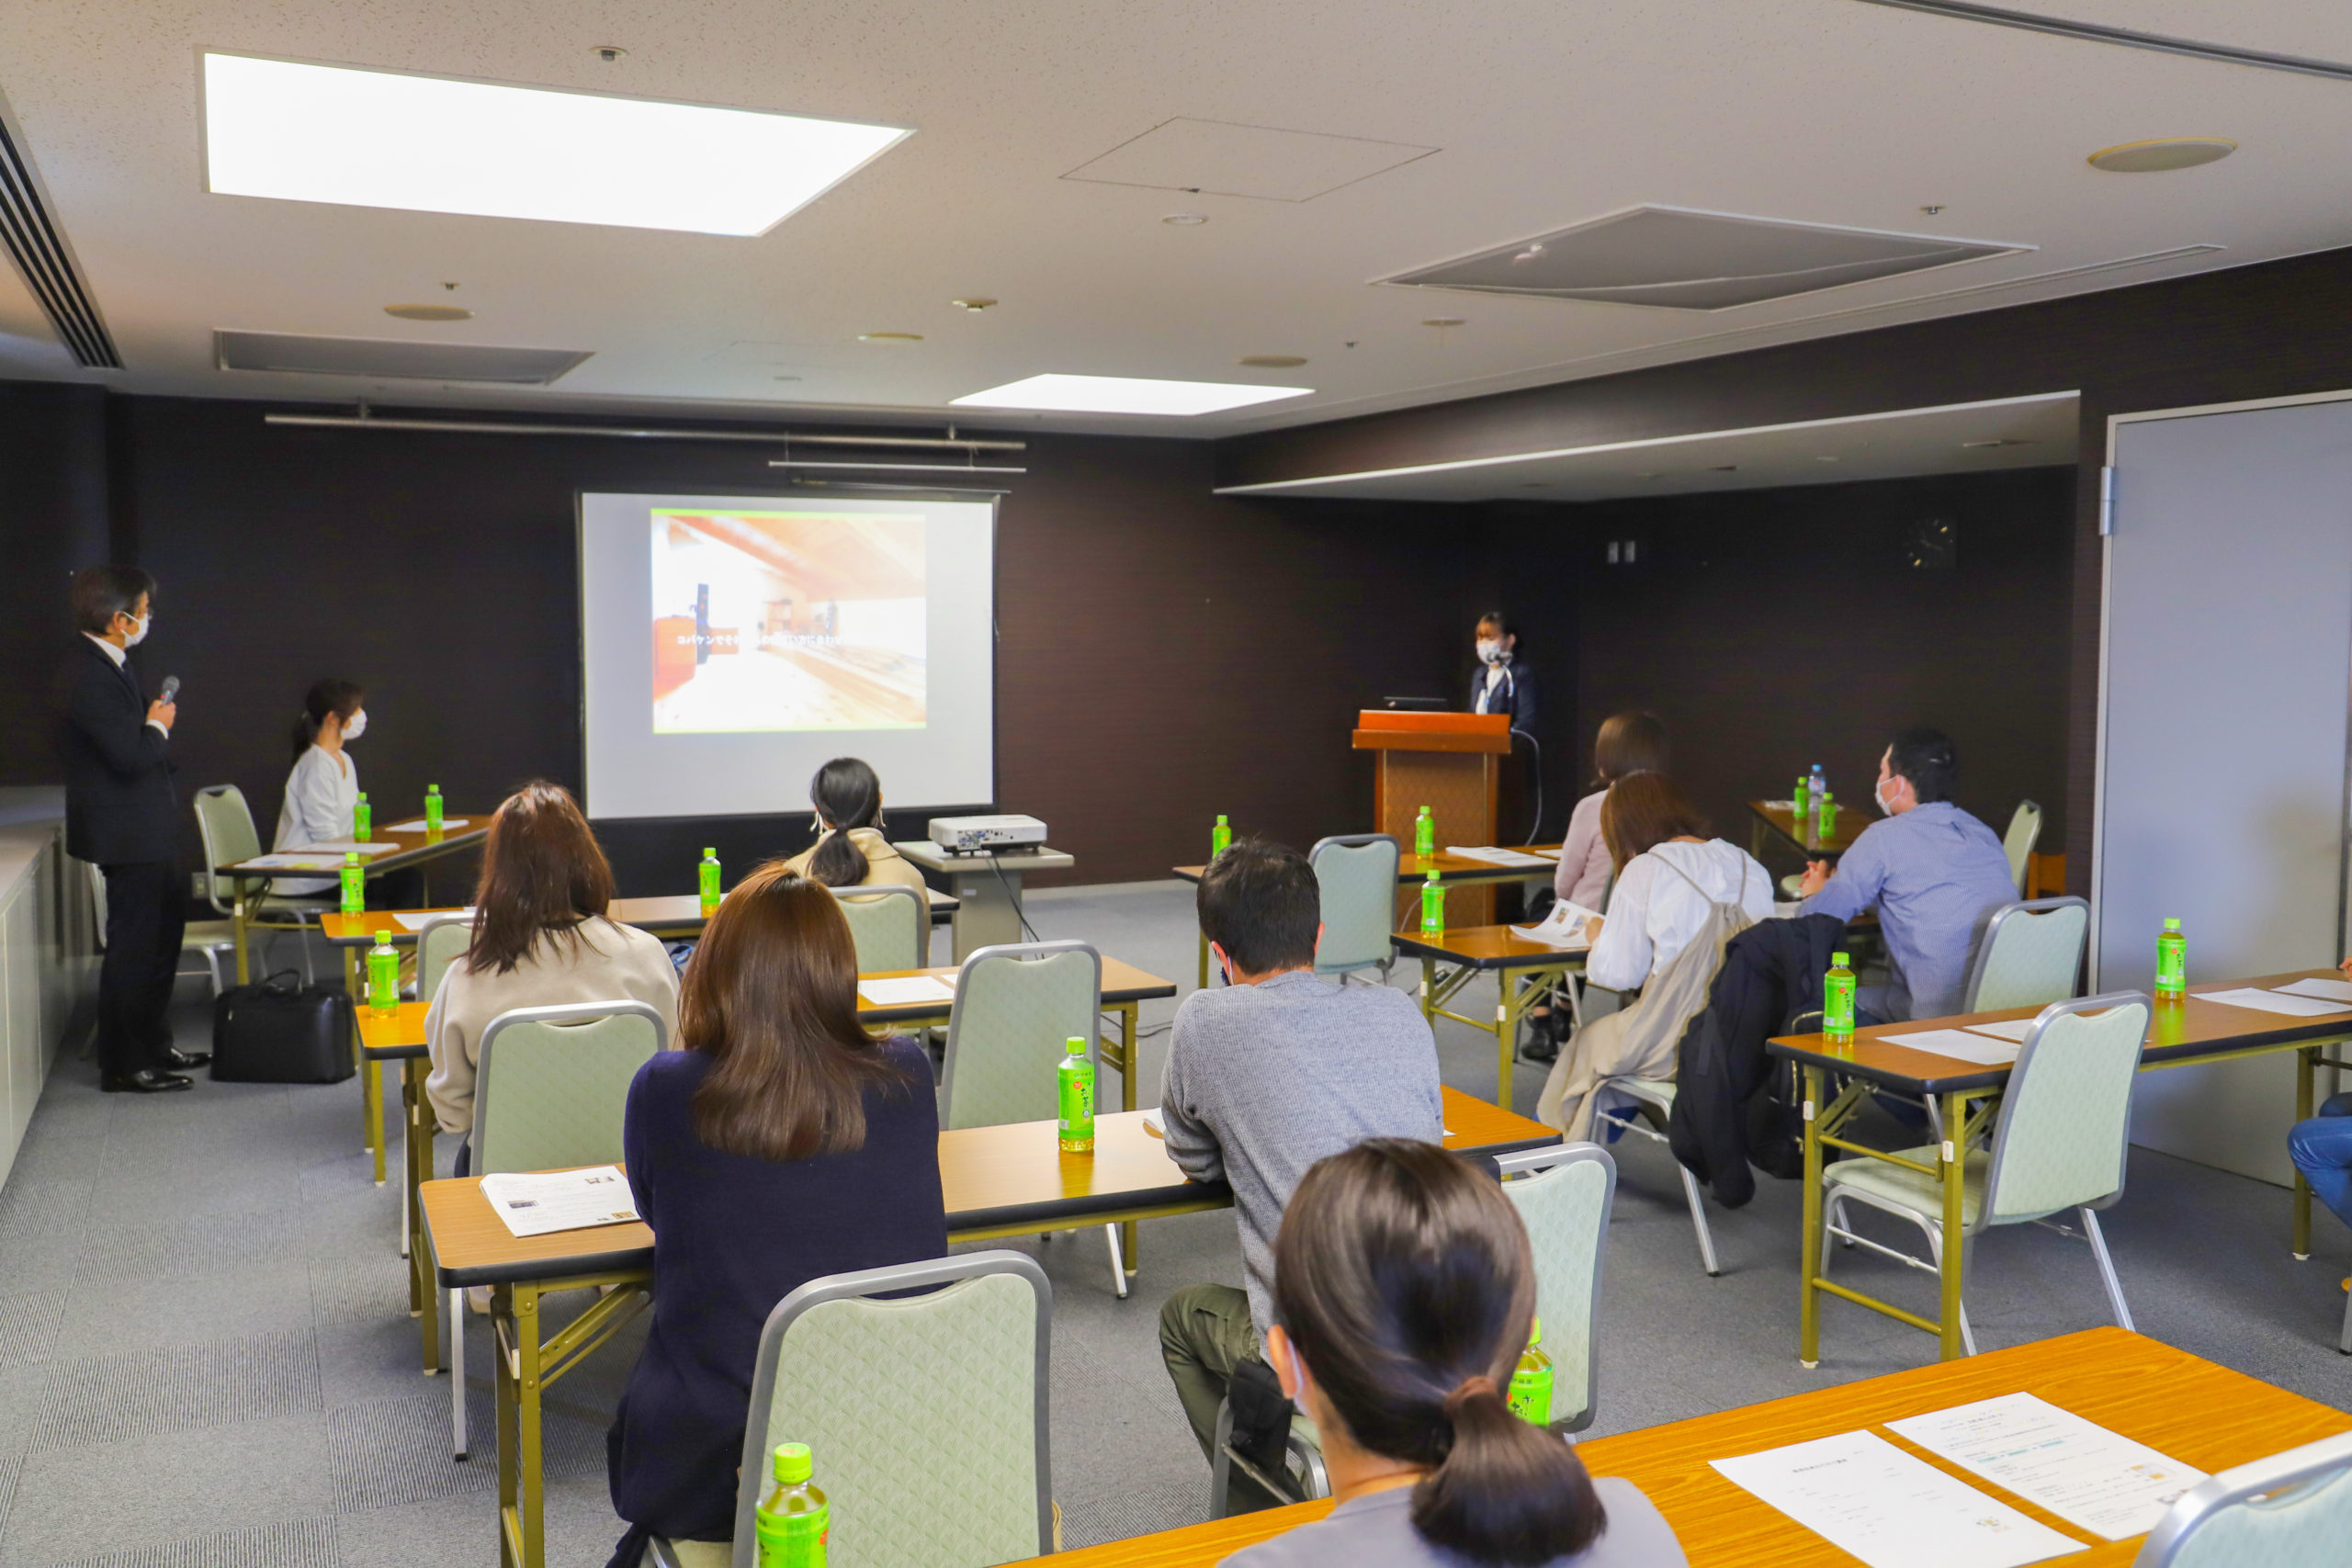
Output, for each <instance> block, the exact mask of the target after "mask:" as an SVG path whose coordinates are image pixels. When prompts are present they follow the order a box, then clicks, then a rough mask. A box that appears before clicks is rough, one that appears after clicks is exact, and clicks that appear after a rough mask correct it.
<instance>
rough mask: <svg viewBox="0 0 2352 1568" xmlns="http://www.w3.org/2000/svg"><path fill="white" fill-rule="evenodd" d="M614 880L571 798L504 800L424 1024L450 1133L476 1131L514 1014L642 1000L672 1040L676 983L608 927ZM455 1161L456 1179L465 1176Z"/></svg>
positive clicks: (624, 933)
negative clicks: (478, 1100)
mask: <svg viewBox="0 0 2352 1568" xmlns="http://www.w3.org/2000/svg"><path fill="white" fill-rule="evenodd" d="M612 902H613V868H612V866H611V865H610V864H609V863H607V862H606V861H605V852H604V851H603V850H602V849H601V848H599V847H598V846H597V843H596V835H595V834H594V832H592V831H590V830H589V827H588V819H587V818H585V817H582V815H581V814H580V807H579V806H578V805H577V804H576V803H575V802H574V801H573V800H572V798H571V792H570V791H569V790H566V789H565V788H564V787H563V786H562V785H561V784H549V783H548V782H547V781H546V780H544V779H540V780H536V781H534V782H533V783H530V784H525V785H524V786H523V787H522V788H521V789H518V790H516V791H515V793H514V794H513V795H508V796H507V797H506V799H505V801H504V803H503V804H502V805H501V806H500V807H499V808H498V814H497V815H496V816H494V817H492V818H491V819H490V832H489V834H488V836H487V837H486V838H485V839H484V840H483V843H482V852H481V881H480V883H479V884H477V885H476V886H475V888H474V933H473V940H472V942H470V943H469V944H468V946H467V948H466V952H465V955H464V956H463V957H461V958H459V959H458V961H457V962H455V963H453V964H450V965H449V967H448V968H447V969H446V970H444V971H443V972H442V976H441V986H440V989H439V991H438V992H437V993H436V994H435V996H434V997H433V998H431V1001H432V1004H433V1005H432V1007H431V1008H430V1009H428V1010H426V1012H425V1015H424V1039H425V1043H426V1045H427V1046H428V1048H429V1049H430V1051H431V1053H432V1057H433V1072H432V1075H431V1076H430V1077H427V1078H426V1079H425V1080H424V1092H425V1095H426V1097H427V1098H428V1099H430V1100H432V1102H433V1113H434V1116H435V1119H437V1120H438V1121H439V1122H440V1124H441V1130H442V1131H443V1132H445V1133H469V1132H471V1131H472V1130H473V1124H474V1071H475V1067H476V1065H477V1063H478V1062H479V1061H480V1059H481V1034H482V1031H483V1030H485V1029H487V1028H488V1027H490V1021H491V1020H492V1019H494V1018H496V1017H497V1016H498V1015H499V1014H500V1013H503V1012H508V1011H512V1010H514V1009H515V1008H538V1007H557V1006H560V1005H563V1004H567V1003H576V1002H604V1001H617V1000H624V999H628V1000H636V1001H640V1002H647V1003H650V1004H651V1005H652V1007H653V1008H654V1009H655V1010H657V1011H658V1012H660V1013H661V1014H662V1023H663V1024H664V1026H665V1027H667V1028H669V1029H671V1030H673V1031H674V1030H675V1028H676V1026H677V1014H678V978H677V974H676V971H674V970H673V969H672V968H671V966H670V955H669V954H668V953H665V952H663V951H662V943H661V942H659V941H658V940H656V939H655V938H653V937H651V936H649V935H648V934H646V933H645V932H644V931H638V930H636V929H635V928H634V927H630V926H624V925H619V924H616V923H615V922H614V921H612V920H610V919H606V918H605V911H606V910H607V909H608V908H611V906H612ZM465 1157H466V1156H465V1154H464V1152H463V1151H460V1153H459V1156H458V1158H459V1161H460V1164H459V1168H458V1173H459V1174H460V1175H462V1174H464V1160H465Z"/></svg>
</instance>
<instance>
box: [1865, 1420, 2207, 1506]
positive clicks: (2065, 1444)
mask: <svg viewBox="0 0 2352 1568" xmlns="http://www.w3.org/2000/svg"><path fill="white" fill-rule="evenodd" d="M1886 1425H1887V1427H1888V1428H1889V1429H1890V1430H1892V1431H1894V1432H1897V1433H1899V1434H1901V1435H1902V1436H1904V1437H1905V1438H1909V1439H1910V1440H1911V1441H1913V1442H1915V1443H1917V1444H1918V1445H1919V1446H1920V1447H1921V1448H1923V1449H1925V1450H1928V1452H1929V1453H1931V1454H1934V1455H1935V1456H1936V1457H1937V1458H1939V1459H1945V1460H1950V1461H1951V1462H1952V1463H1954V1464H1956V1465H1958V1466H1960V1468H1961V1469H1962V1470H1965V1471H1967V1472H1970V1473H1972V1474H1974V1475H1981V1476H1983V1477H1984V1478H1985V1480H1987V1481H1989V1482H1992V1483H1994V1484H1995V1485H1996V1486H2001V1487H2005V1488H2007V1490H2009V1491H2011V1492H2014V1493H2016V1494H2017V1495H2018V1496H2020V1497H2023V1498H2024V1499H2026V1500H2027V1501H2028V1502H2030V1503H2032V1504H2033V1505H2034V1506H2037V1507H2042V1508H2047V1509H2049V1510H2050V1511H2051V1512H2052V1513H2053V1514H2055V1515H2057V1516H2058V1517H2060V1518H2062V1519H2064V1520H2065V1521H2066V1522H2067V1523H2068V1524H2071V1525H2080V1526H2081V1527H2082V1528H2083V1529H2086V1530H2090V1531H2092V1532H2094V1533H2096V1534H2098V1535H2101V1536H2104V1537H2105V1538H2106V1539H2108V1540H2123V1539H2124V1538H2125V1537H2126V1536H2134V1535H2143V1534H2145V1533H2146V1532H2148V1531H2149V1530H2152V1529H2155V1528H2156V1521H2157V1520H2158V1519H2161V1518H2163V1517H2164V1516H2165V1509H2166V1508H2169V1507H2171V1506H2172V1505H2173V1503H2174V1501H2175V1499H2177V1498H2178V1497H2179V1496H2180V1495H2181V1494H2182V1493H2184V1492H2186V1491H2188V1489H2189V1488H2190V1487H2192V1486H2194V1485H2196V1484H2197V1483H2199V1482H2200V1481H2202V1480H2204V1479H2205V1472H2203V1471H2201V1470H2192V1469H2190V1468H2189V1467H2188V1465H2185V1464H2182V1463H2181V1462H2180V1461H2177V1460H2174V1459H2169V1458H2167V1457H2165V1455H2163V1454H2160V1453H2158V1452H2156V1450H2154V1449H2152V1448H2149V1447H2148V1446H2147V1445H2145V1444H2143V1443H2135V1442H2133V1441H2132V1440H2131V1438H2127V1437H2125V1436H2123V1434H2121V1433H2120V1432H2110V1431H2109V1430H2108V1429H2107V1428H2106V1427H2101V1426H2098V1424H2096V1423H2094V1422H2090V1421H2086V1420H2084V1419H2083V1418H2082V1417H2081V1416H2077V1415H2075V1413H2074V1412H2073V1411H2071V1410H2062V1409H2060V1408H2059V1407H2058V1406H2057V1405H2054V1404H2051V1403H2050V1402H2049V1401H2048V1400H2046V1399H2041V1398H2038V1397H2036V1396H2035V1395H2033V1394H2030V1393H2009V1394H2004V1395H2002V1396H2001V1397H2000V1398H1998V1399H1985V1400H1979V1401H1978V1402H1976V1403H1975V1404H1962V1405H1956V1406H1954V1407H1953V1408H1952V1409H1950V1410H1938V1411H1935V1412H1933V1413H1931V1414H1929V1415H1926V1416H1909V1417H1906V1418H1905V1419H1904V1420H1901V1421H1889V1422H1888V1423H1887V1424H1886Z"/></svg>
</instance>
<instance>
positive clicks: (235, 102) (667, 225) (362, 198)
mask: <svg viewBox="0 0 2352 1568" xmlns="http://www.w3.org/2000/svg"><path fill="white" fill-rule="evenodd" d="M911 134H912V132H910V131H909V130H905V129H903V128H901V127H898V126H889V125H861V124H857V123H855V122H853V121H849V120H835V119H811V118H806V117H804V116H800V115H788V114H774V113H768V112H764V111H760V110H752V109H730V108H717V107H711V106H708V105H705V104H673V103H658V102H653V101H650V100H647V99H643V98H620V97H612V96H605V95H603V94H596V93H567V92H558V91H554V90H551V89H548V88H544V87H509V86H501V85H496V84H492V83H487V82H458V81H451V80H448V79H447V78H444V77H437V76H414V75H409V74H406V73H401V72H395V71H368V70H361V69H358V68H356V67H353V66H343V65H306V64H301V63H299V62H293V61H285V60H257V59H254V58H253V57H251V56H248V55H240V54H207V55H206V56H205V57H204V136H205V165H206V188H208V189H209V190H211V191H212V192H214V193H215V194H216V195H221V196H254V197H270V198H273V199H277V200H281V201H318V202H330V203H334V204H335V205H338V206H344V207H388V208H397V209H405V210H409V211H416V212H454V213H461V214H466V215H469V216H474V217H484V218H528V219H537V220H546V221H549V222H560V223H601V224H610V225H615V226H617V227H622V228H630V229H670V230H682V231H688V232H692V233H701V234H736V235H748V234H761V233H764V232H766V231H768V230H770V229H772V228H774V227H775V225H776V224H778V223H780V222H782V221H783V220H785V219H786V218H787V217H789V216H790V215H791V214H792V213H794V212H795V211H797V210H798V209H800V208H802V207H804V206H806V205H808V204H809V202H811V201H813V200H815V199H816V198H817V197H819V196H820V195H822V194H823V193H824V192H825V191H826V190H828V189H830V188H831V186H834V185H836V184H838V183H839V182H840V181H842V179H844V178H846V177H847V176H848V175H850V174H851V173H853V172H854V170H856V169H857V168H859V167H860V166H862V165H863V164H865V163H867V162H868V161H869V160H871V159H873V158H875V157H876V156H878V155H879V154H880V153H882V152H885V151H887V150H888V149H889V148H890V147H891V146H892V145H894V144H895V143H897V142H898V141H900V140H902V139H904V138H905V137H907V136H909V135H911Z"/></svg>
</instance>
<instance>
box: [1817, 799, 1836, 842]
mask: <svg viewBox="0 0 2352 1568" xmlns="http://www.w3.org/2000/svg"><path fill="white" fill-rule="evenodd" d="M1813 830H1814V831H1815V832H1816V833H1818V834H1820V835H1821V837H1823V838H1824V839H1826V838H1828V837H1829V835H1830V834H1832V833H1834V832H1836V831H1837V830H1838V797H1837V796H1836V795H1832V794H1831V793H1830V792H1829V791H1828V790H1826V789H1824V790H1823V791H1822V792H1821V794H1820V795H1819V796H1818V797H1817V798H1816V799H1815V801H1814V803H1813Z"/></svg>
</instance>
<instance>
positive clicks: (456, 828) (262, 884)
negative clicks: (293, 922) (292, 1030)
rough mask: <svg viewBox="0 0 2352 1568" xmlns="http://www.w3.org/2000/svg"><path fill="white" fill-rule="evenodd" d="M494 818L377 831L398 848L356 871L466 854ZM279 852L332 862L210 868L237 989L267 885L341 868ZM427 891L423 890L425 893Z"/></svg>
mask: <svg viewBox="0 0 2352 1568" xmlns="http://www.w3.org/2000/svg"><path fill="white" fill-rule="evenodd" d="M379 809H381V808H380V807H379ZM493 815H495V813H492V812H489V811H475V812H469V813H463V814H461V813H458V812H455V811H445V812H444V814H443V818H442V822H443V829H442V831H441V832H440V833H438V834H427V833H426V832H425V831H424V829H421V828H420V829H417V830H416V831H415V832H413V833H406V832H397V831H394V830H393V829H388V828H379V829H376V830H375V832H374V834H373V835H372V836H371V837H370V838H369V839H368V842H369V843H372V844H392V845H395V846H397V847H396V848H393V849H390V850H385V851H381V852H377V853H374V854H362V855H361V856H360V857H359V864H360V869H361V870H362V871H363V872H365V873H366V874H367V875H368V877H369V878H370V879H373V878H375V877H379V876H382V875H384V874H386V873H387V872H394V871H405V870H406V869H407V868H409V867H410V866H413V865H420V866H421V865H424V864H426V863H429V862H432V861H436V860H439V859H440V858H441V857H442V856H444V855H451V854H455V853H457V852H458V851H459V850H464V849H471V848H473V847H474V846H475V845H477V844H479V843H481V840H482V839H483V838H484V837H485V836H487V835H488V834H489V832H490V819H491V818H492V816H493ZM415 820H418V821H422V820H423V817H422V815H421V814H420V815H419V817H418V818H415ZM284 853H286V854H289V855H301V854H315V855H316V856H317V857H318V858H320V859H322V860H326V859H332V860H333V861H334V865H333V866H331V867H327V868H324V869H321V870H292V871H289V870H288V869H286V868H285V867H284V866H282V865H270V864H267V862H271V861H275V860H277V859H278V858H279V857H278V853H277V852H271V853H269V854H265V855H256V856H254V857H253V858H252V859H249V860H242V861H232V862H231V863H229V864H227V865H220V866H215V867H213V871H214V873H215V874H218V875H220V876H225V877H228V878H230V879H231V886H232V889H233V890H234V892H235V895H236V904H235V906H234V914H233V916H232V919H233V922H234V925H235V935H236V942H237V984H239V985H240V986H242V985H243V984H244V983H245V982H246V981H247V980H248V979H249V978H250V977H251V976H249V975H248V974H247V973H246V958H245V945H246V938H245V931H246V927H247V926H248V925H249V924H250V923H251V921H252V919H253V917H254V914H255V913H256V912H257V910H256V906H257V905H258V904H259V903H260V902H261V899H262V897H263V895H265V894H266V892H267V891H268V889H269V885H270V883H271V881H272V880H273V879H274V878H277V877H294V878H305V877H307V878H311V879H316V878H319V877H325V878H327V879H328V880H330V881H332V880H334V878H335V877H336V875H337V874H339V872H340V870H341V868H342V865H343V852H341V851H339V850H317V851H311V850H288V851H285V852H284ZM430 891H431V890H430V888H429V887H428V889H427V892H428V893H429V892H430ZM376 1179H377V1180H379V1181H381V1180H382V1179H384V1173H383V1170H382V1169H381V1162H380V1161H379V1168H378V1170H377V1172H376Z"/></svg>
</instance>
